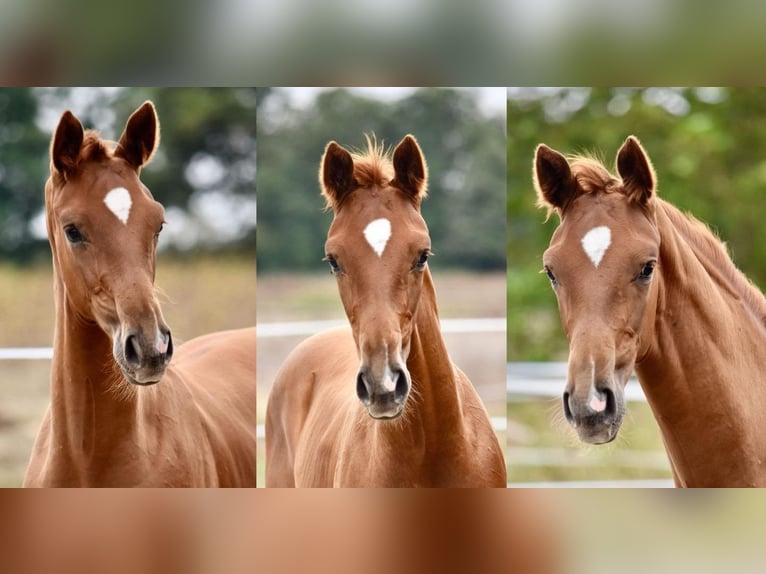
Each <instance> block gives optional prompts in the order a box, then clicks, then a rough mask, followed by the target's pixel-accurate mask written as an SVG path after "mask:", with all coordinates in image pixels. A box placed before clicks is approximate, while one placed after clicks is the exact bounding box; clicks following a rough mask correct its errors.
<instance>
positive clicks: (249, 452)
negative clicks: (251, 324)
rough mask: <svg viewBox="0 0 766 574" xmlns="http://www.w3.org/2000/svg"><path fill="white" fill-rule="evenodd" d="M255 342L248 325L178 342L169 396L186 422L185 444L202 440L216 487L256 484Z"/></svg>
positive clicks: (253, 332)
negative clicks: (205, 446) (217, 485)
mask: <svg viewBox="0 0 766 574" xmlns="http://www.w3.org/2000/svg"><path fill="white" fill-rule="evenodd" d="M255 344H256V340H255V329H253V328H251V329H238V330H232V331H221V332H217V333H211V334H208V335H203V336H201V337H198V338H196V339H192V340H190V341H188V342H186V343H184V344H183V345H181V346H180V347H179V354H178V357H177V359H178V360H177V361H174V365H175V367H174V369H173V374H174V375H175V376H176V377H177V378H178V380H177V381H175V391H176V392H175V393H174V395H175V396H174V397H172V398H171V399H170V400H171V402H173V403H175V408H176V409H177V410H178V411H180V414H181V416H182V417H184V419H185V420H188V421H189V424H188V428H187V432H188V433H189V434H188V437H189V438H187V439H186V443H187V446H191V448H192V449H194V448H195V445H194V444H193V443H194V442H197V443H198V444H199V445H201V444H204V443H207V445H208V447H209V449H210V452H211V457H212V460H214V461H215V475H216V476H215V481H216V482H217V483H218V484H219V485H220V486H254V485H255V457H256V444H257V436H256V429H257V421H256V403H255V401H256V381H255ZM192 437H194V438H193V439H192ZM206 474H209V472H207V473H206ZM209 479H210V477H206V480H209Z"/></svg>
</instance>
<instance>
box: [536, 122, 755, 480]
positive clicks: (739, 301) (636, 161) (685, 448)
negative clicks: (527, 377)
mask: <svg viewBox="0 0 766 574" xmlns="http://www.w3.org/2000/svg"><path fill="white" fill-rule="evenodd" d="M534 172H535V176H534V178H535V183H536V186H537V191H538V197H539V203H540V205H542V206H545V207H547V208H548V209H549V210H550V211H556V212H557V213H558V215H559V216H560V219H561V223H560V225H559V227H558V228H557V229H556V231H555V232H554V234H553V237H552V239H551V242H550V247H549V248H548V249H547V250H546V252H545V255H544V256H543V262H544V265H545V267H544V270H545V272H546V273H547V274H548V278H549V279H550V281H551V283H552V285H553V289H554V291H555V293H556V296H557V298H558V305H559V311H560V315H561V321H562V324H563V326H564V329H565V331H566V333H567V336H568V338H569V349H570V355H569V373H568V378H567V384H566V388H565V391H564V396H563V406H564V414H565V416H566V418H567V420H568V421H569V422H570V424H571V425H572V426H573V427H574V428H575V429H576V430H577V433H578V435H579V437H580V439H581V440H583V441H585V442H588V443H594V444H598V443H605V442H609V441H611V440H613V439H614V438H615V436H616V435H617V432H618V430H619V428H620V424H621V422H622V418H623V413H624V411H625V402H624V398H623V389H624V387H625V383H626V381H627V380H628V377H629V376H630V374H631V372H632V371H633V370H634V368H635V371H636V373H637V375H638V379H639V381H640V382H641V386H642V387H643V389H644V392H645V394H646V396H647V399H648V401H649V404H650V406H651V408H652V411H653V412H654V415H655V418H656V419H657V423H658V424H659V427H660V431H661V433H662V438H663V441H664V443H665V447H666V450H667V452H668V457H669V459H670V463H671V467H672V470H673V475H674V479H675V482H676V485H678V486H740V485H742V486H745V485H748V486H755V485H760V486H764V485H766V434H765V433H763V432H761V430H760V427H761V425H762V424H763V421H764V416H765V415H764V413H766V384H763V383H765V382H766V379H764V376H763V368H764V364H766V299H764V297H763V295H762V294H761V293H760V292H759V291H758V290H757V289H756V288H755V287H754V286H753V285H752V284H751V283H750V282H749V281H748V280H747V278H746V277H745V276H744V275H743V274H742V273H741V272H740V271H739V270H738V269H737V268H736V267H735V266H734V264H733V263H732V261H731V259H730V258H729V256H728V254H727V252H726V249H725V247H724V246H723V245H722V244H721V242H720V241H719V240H718V239H717V238H716V237H715V236H714V235H713V234H712V233H711V232H710V230H709V229H708V228H707V227H706V226H704V225H703V224H701V223H700V222H698V221H696V220H694V219H693V218H691V217H689V216H687V215H684V214H683V213H681V212H680V211H679V210H678V209H677V208H675V207H673V206H672V205H670V204H669V203H667V202H665V201H663V200H662V199H660V198H659V197H657V194H656V191H655V187H656V185H655V181H656V180H655V174H654V170H653V168H652V166H651V163H650V161H649V158H648V157H647V155H646V153H645V152H644V150H643V149H642V147H641V145H640V144H639V142H638V140H637V139H636V138H634V137H632V136H631V137H629V138H627V140H626V141H625V143H624V144H623V146H622V147H621V148H620V150H619V152H618V154H617V172H618V173H619V177H615V176H613V175H611V174H610V173H609V172H608V171H607V170H606V169H605V168H604V167H603V166H602V165H601V164H600V163H598V162H597V161H594V160H592V159H588V158H581V157H578V158H574V159H573V160H572V161H571V163H570V162H569V161H567V159H566V158H565V157H564V156H562V155H561V154H559V153H558V152H556V151H554V150H552V149H550V148H548V147H546V146H545V145H540V146H539V147H538V148H537V152H536V157H535V167H534Z"/></svg>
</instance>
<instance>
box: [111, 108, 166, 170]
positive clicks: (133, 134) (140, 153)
mask: <svg viewBox="0 0 766 574" xmlns="http://www.w3.org/2000/svg"><path fill="white" fill-rule="evenodd" d="M159 140H160V127H159V120H158V119H157V112H156V111H155V109H154V104H153V103H152V102H149V101H146V102H144V103H143V105H141V107H140V108H138V109H137V110H136V111H135V112H133V114H131V116H130V118H128V122H127V123H126V124H125V129H124V130H123V132H122V135H121V136H120V140H119V142H118V146H117V149H116V150H115V152H114V155H116V156H118V157H121V158H123V159H125V160H127V161H128V163H130V164H131V165H133V166H134V167H135V168H136V169H139V168H140V167H141V166H142V165H146V164H147V163H149V161H150V160H151V159H152V155H153V154H154V150H155V149H157V144H158V143H159Z"/></svg>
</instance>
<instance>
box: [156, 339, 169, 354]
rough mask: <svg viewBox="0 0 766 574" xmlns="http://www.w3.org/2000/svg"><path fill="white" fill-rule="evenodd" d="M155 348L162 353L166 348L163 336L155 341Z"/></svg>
mask: <svg viewBox="0 0 766 574" xmlns="http://www.w3.org/2000/svg"><path fill="white" fill-rule="evenodd" d="M157 350H158V351H159V352H160V354H164V353H165V352H166V351H167V350H168V344H167V341H165V339H164V337H163V338H161V339H160V341H159V343H157Z"/></svg>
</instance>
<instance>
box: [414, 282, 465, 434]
mask: <svg viewBox="0 0 766 574" xmlns="http://www.w3.org/2000/svg"><path fill="white" fill-rule="evenodd" d="M411 341H412V342H411V346H410V354H409V357H408V358H407V369H408V370H409V371H410V375H411V377H412V389H413V395H414V396H413V397H412V398H411V400H413V406H414V407H415V408H414V409H413V410H415V411H416V413H417V417H418V419H419V420H421V421H423V423H424V427H425V428H426V430H433V431H434V432H438V430H437V429H439V428H444V426H443V425H445V424H449V423H450V422H451V423H452V424H454V423H455V419H457V420H458V422H459V419H460V418H461V416H462V415H461V413H462V411H461V408H460V396H459V394H458V387H457V380H456V379H457V373H456V370H455V367H454V365H453V364H452V361H451V359H450V356H449V353H448V352H447V346H446V344H445V342H444V337H442V333H441V324H440V322H439V312H438V309H437V306H436V291H435V289H434V284H433V279H432V278H431V273H430V271H428V270H426V271H425V275H424V277H423V288H422V291H421V295H420V302H419V304H418V310H417V314H416V317H415V324H414V326H413V332H412V340H411ZM441 440H443V437H442V439H441Z"/></svg>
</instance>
